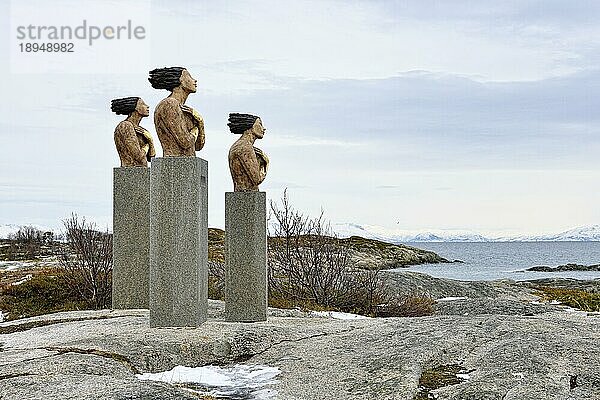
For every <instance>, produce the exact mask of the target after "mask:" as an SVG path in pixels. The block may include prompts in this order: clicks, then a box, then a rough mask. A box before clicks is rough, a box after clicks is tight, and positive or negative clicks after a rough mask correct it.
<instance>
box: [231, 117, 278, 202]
mask: <svg viewBox="0 0 600 400" xmlns="http://www.w3.org/2000/svg"><path fill="white" fill-rule="evenodd" d="M227 126H229V130H230V131H231V132H232V133H235V134H238V135H242V136H241V137H240V138H239V139H238V140H236V141H235V143H234V144H233V145H232V146H231V149H230V150H229V170H230V172H231V178H232V179H233V190H234V191H236V192H256V191H258V185H260V184H261V183H262V181H264V180H265V177H266V176H267V168H268V166H269V158H268V157H267V155H266V154H265V153H264V152H263V151H262V150H261V149H259V148H257V147H254V142H255V141H256V139H262V138H263V136H264V135H265V131H266V129H265V128H264V127H263V125H262V121H261V120H260V118H259V117H257V116H255V115H250V114H237V113H232V114H229V123H228V124H227Z"/></svg>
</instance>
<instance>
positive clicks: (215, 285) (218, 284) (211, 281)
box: [208, 261, 225, 300]
mask: <svg viewBox="0 0 600 400" xmlns="http://www.w3.org/2000/svg"><path fill="white" fill-rule="evenodd" d="M208 298H210V299H214V300H224V299H225V265H224V264H223V263H222V262H218V261H209V262H208Z"/></svg>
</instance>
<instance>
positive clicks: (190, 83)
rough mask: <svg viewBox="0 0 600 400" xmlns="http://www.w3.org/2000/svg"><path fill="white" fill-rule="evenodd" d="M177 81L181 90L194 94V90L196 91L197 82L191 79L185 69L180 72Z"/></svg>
mask: <svg viewBox="0 0 600 400" xmlns="http://www.w3.org/2000/svg"><path fill="white" fill-rule="evenodd" d="M179 81H180V82H181V88H182V89H183V90H185V91H187V92H190V93H196V90H197V89H198V81H196V80H195V79H194V78H192V76H191V75H190V73H189V72H188V70H187V69H184V70H183V71H182V72H181V78H179Z"/></svg>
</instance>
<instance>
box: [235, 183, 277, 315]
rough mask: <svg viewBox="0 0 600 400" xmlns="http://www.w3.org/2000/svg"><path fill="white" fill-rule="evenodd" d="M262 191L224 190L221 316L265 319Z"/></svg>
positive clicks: (264, 227)
mask: <svg viewBox="0 0 600 400" xmlns="http://www.w3.org/2000/svg"><path fill="white" fill-rule="evenodd" d="M266 197H267V196H266V193H265V192H227V193H225V319H226V320H227V321H232V322H233V321H235V322H257V321H266V320H267V305H268V303H267V296H268V288H267V218H266Z"/></svg>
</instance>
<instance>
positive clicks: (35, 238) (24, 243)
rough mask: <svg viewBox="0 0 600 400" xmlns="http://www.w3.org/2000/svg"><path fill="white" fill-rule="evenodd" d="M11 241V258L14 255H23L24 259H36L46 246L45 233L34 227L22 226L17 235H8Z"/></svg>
mask: <svg viewBox="0 0 600 400" xmlns="http://www.w3.org/2000/svg"><path fill="white" fill-rule="evenodd" d="M8 239H9V240H11V242H12V243H11V249H10V250H11V251H10V253H11V257H10V258H14V254H18V253H21V254H22V255H23V256H24V258H28V259H33V258H36V257H37V256H38V255H39V254H40V251H41V248H42V245H43V244H44V232H42V231H41V230H39V229H37V228H35V227H33V226H21V227H19V230H18V231H16V232H15V233H11V234H10V235H8Z"/></svg>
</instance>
